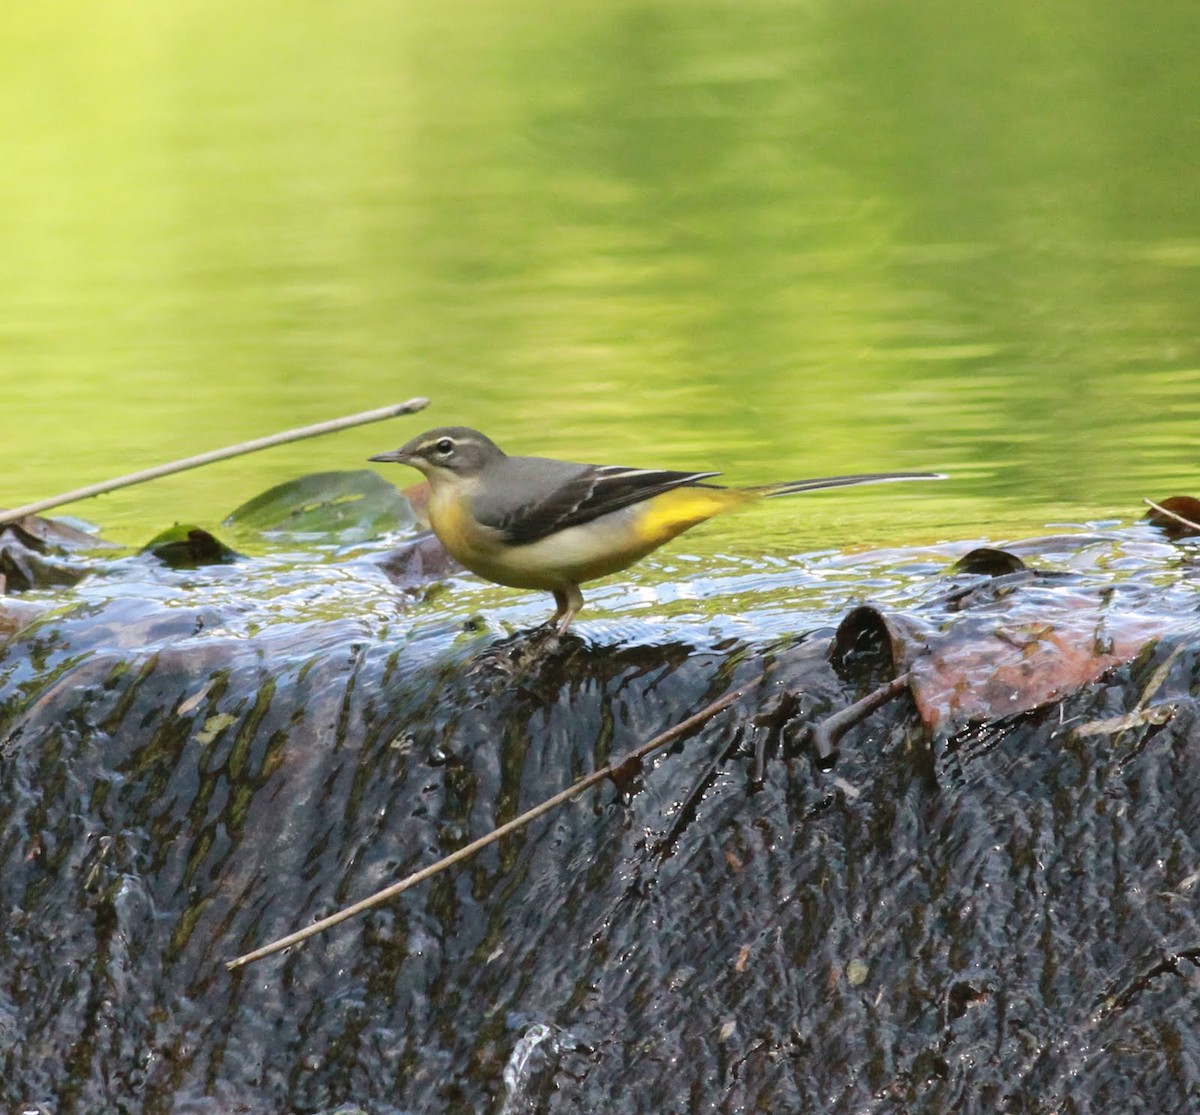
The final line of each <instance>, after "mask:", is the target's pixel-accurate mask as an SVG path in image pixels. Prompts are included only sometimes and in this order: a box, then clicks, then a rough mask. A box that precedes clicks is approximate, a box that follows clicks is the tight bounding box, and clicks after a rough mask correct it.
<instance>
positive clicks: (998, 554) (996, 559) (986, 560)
mask: <svg viewBox="0 0 1200 1115" xmlns="http://www.w3.org/2000/svg"><path fill="white" fill-rule="evenodd" d="M1025 568H1026V565H1025V563H1024V562H1023V561H1022V560H1021V559H1020V558H1019V557H1017V555H1016V554H1010V553H1009V552H1008V551H1007V550H1000V549H996V548H995V547H994V546H979V547H977V548H976V549H974V550H972V551H971V552H970V553H967V554H963V556H962V557H960V558H959V559H958V561H956V562H955V563H954V571H955V572H956V573H977V574H979V575H980V576H983V577H1003V576H1005V575H1006V574H1008V573H1017V572H1019V571H1020V570H1022V569H1025Z"/></svg>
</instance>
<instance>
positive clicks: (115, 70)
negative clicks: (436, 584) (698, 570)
mask: <svg viewBox="0 0 1200 1115" xmlns="http://www.w3.org/2000/svg"><path fill="white" fill-rule="evenodd" d="M1198 32H1200V6H1197V5H1195V4H1183V3H1178V2H1175V3H1163V2H1154V0H1150V2H1149V3H1147V4H1137V5H1129V4H1126V3H1119V2H1117V0H1093V2H1092V3H1089V4H1078V3H1077V4H1063V3H1049V4H1047V3H1042V2H1040V0H1022V2H1017V3H1012V4H1005V5H991V4H963V3H962V2H961V0H928V2H921V0H917V2H911V3H904V2H899V3H897V2H883V0H874V2H868V0H836V2H832V3H830V2H818V0H804V2H796V0H791V2H780V0H738V2H736V3H733V2H727V3H694V2H692V3H685V2H682V0H678V2H674V0H658V2H655V3H622V2H614V3H601V4H584V3H562V2H561V0H558V2H555V3H550V2H547V0H486V2H481V0H458V2H455V3H445V2H444V0H436V2H435V0H406V2H404V3H400V4H397V3H395V2H393V0H387V2H384V0H341V2H339V3H336V4H326V3H321V4H318V3H311V2H310V3H304V2H297V0H291V2H288V3H282V2H277V0H260V2H258V3H254V4H246V3H236V4H235V3H230V2H228V0H204V2H203V3H197V2H193V0H175V2H173V3H171V4H161V3H150V2H149V0H104V2H103V3H100V2H96V0H71V2H70V3H65V2H47V0H36V2H35V0H8V2H6V3H5V4H4V5H3V6H2V7H0V42H2V43H3V45H4V49H3V51H0V246H2V250H0V408H2V411H0V413H2V414H3V417H4V424H3V429H4V442H3V444H4V452H3V455H2V458H0V459H2V462H3V483H2V484H0V505H7V506H15V505H16V504H17V503H22V502H26V501H28V500H32V499H34V498H37V497H39V496H43V495H47V494H51V493H53V492H56V491H59V490H62V489H66V488H69V487H74V486H76V485H79V484H83V483H87V482H91V481H93V480H98V479H102V478H104V477H107V476H110V475H116V474H119V473H123V472H127V471H130V470H133V469H136V468H140V467H144V466H148V465H151V464H155V463H158V462H160V461H163V460H169V459H172V458H174V457H179V456H184V455H187V454H191V453H195V452H200V451H203V450H206V449H210V448H214V447H217V446H220V445H224V444H228V443H231V442H235V441H239V440H243V439H246V438H250V437H256V436H259V435H263V434H267V433H271V432H274V431H276V430H280V429H284V428H287V427H289V426H293V425H300V424H303V423H308V422H313V421H318V420H320V419H323V418H329V417H335V416H337V415H340V414H345V413H350V412H352V411H355V410H359V409H366V408H369V407H373V406H378V405H382V404H384V403H388V402H392V401H399V400H402V399H405V398H407V397H409V396H412V395H417V394H423V395H428V396H430V397H431V398H432V399H433V403H434V405H433V407H431V408H430V410H429V411H427V412H426V413H425V414H423V415H421V416H418V417H417V418H415V419H412V418H410V419H401V420H396V421H395V422H393V423H390V424H388V425H383V426H374V427H369V428H366V429H362V430H359V431H356V432H353V433H348V434H342V435H338V436H336V437H332V438H328V439H323V440H320V441H316V442H308V443H304V444H302V445H297V446H293V447H290V448H286V449H281V450H276V451H272V452H270V453H266V454H261V455H257V456H253V457H249V458H245V459H243V460H239V461H235V462H232V463H227V464H223V465H219V466H216V467H213V468H210V469H206V470H203V471H200V472H196V473H191V474H187V475H185V476H181V477H178V478H175V479H171V480H167V481H162V482H159V483H157V484H155V485H153V486H150V487H143V488H137V489H133V490H129V491H126V492H123V493H120V494H116V495H112V496H107V497H104V498H102V499H100V500H96V501H92V502H90V503H85V504H77V505H75V506H73V507H71V508H69V509H67V510H68V511H69V512H70V513H72V514H76V515H80V516H82V517H85V518H88V519H90V520H92V521H94V522H96V523H98V524H99V525H100V526H101V527H102V529H103V530H104V532H105V533H106V534H108V535H110V536H112V537H115V538H118V539H121V540H125V541H131V542H137V541H144V540H145V538H146V537H148V535H149V534H151V533H153V532H155V531H157V530H158V529H160V528H161V527H163V526H165V525H168V524H169V523H171V522H173V521H176V520H186V521H199V522H212V521H216V520H218V519H219V518H221V517H222V516H223V515H224V514H225V513H226V512H228V511H229V510H231V509H232V508H233V507H234V506H236V505H237V504H238V503H240V502H242V501H243V500H245V499H248V498H250V497H251V496H253V495H255V494H256V493H258V492H259V491H261V490H263V489H264V488H267V487H269V486H270V485H272V484H275V483H278V482H280V481H283V480H287V479H289V478H291V477H293V476H295V475H297V474H298V473H301V472H305V471H312V470H318V469H331V468H359V467H363V459H364V458H365V457H366V456H368V455H369V454H371V453H374V452H379V451H382V450H384V449H388V448H392V447H394V446H395V445H397V444H399V443H400V442H402V441H404V440H406V439H407V438H408V437H409V436H411V435H412V434H413V433H416V432H418V431H419V430H420V429H423V428H425V427H426V426H430V425H436V424H442V423H464V424H469V425H475V426H479V427H480V428H482V429H484V430H485V431H486V432H488V433H489V434H491V435H492V436H493V437H494V438H495V439H496V440H497V441H499V442H500V443H501V444H502V445H504V446H505V447H506V448H508V449H509V450H510V451H516V452H527V453H546V454H552V455H559V456H566V457H570V458H573V459H577V460H593V461H601V462H613V463H621V464H630V465H663V466H673V467H679V468H710V467H711V468H720V469H723V470H724V472H725V474H726V476H727V477H728V478H729V479H730V480H731V481H737V482H756V481H767V480H773V479H788V478H794V477H800V476H807V475H821V474H825V473H830V472H847V471H860V470H873V469H891V468H904V469H913V468H937V469H942V470H945V471H948V472H951V473H952V474H953V479H952V480H951V481H949V482H946V483H943V484H940V485H911V486H904V487H903V488H901V487H899V486H895V487H889V488H884V489H874V490H872V489H865V490H862V491H859V492H855V493H838V494H834V495H824V496H817V497H812V498H810V499H806V500H796V501H784V504H773V505H772V506H771V508H770V511H769V513H768V511H767V510H766V509H763V510H762V511H757V510H756V511H754V512H751V513H749V514H748V515H746V516H743V517H741V518H740V519H738V520H736V524H737V525H734V526H732V527H728V528H726V527H720V528H718V527H716V526H713V527H707V528H705V530H704V532H697V535H695V536H693V537H695V539H696V542H695V543H694V544H693V545H692V549H693V550H697V549H698V550H700V551H703V550H704V548H705V547H706V546H709V547H715V548H718V549H723V550H726V551H729V550H731V549H732V548H734V547H737V546H740V545H745V544H751V543H754V544H759V545H763V546H765V547H766V548H767V549H775V548H778V549H781V550H788V549H792V550H794V549H799V548H811V547H817V546H822V545H827V544H828V545H846V544H850V543H853V542H857V543H862V544H869V543H874V542H881V541H889V542H898V541H903V540H914V541H915V540H930V539H934V538H967V537H974V536H984V535H986V536H989V537H992V538H997V539H1000V538H1004V537H1008V536H1012V535H1013V534H1017V533H1022V532H1027V531H1037V530H1041V529H1044V528H1045V527H1046V526H1047V525H1048V524H1055V523H1063V522H1066V523H1080V522H1086V521H1089V520H1096V519H1105V518H1122V519H1131V518H1133V517H1135V516H1136V515H1137V514H1139V513H1140V510H1141V507H1140V499H1141V497H1142V496H1144V495H1149V496H1154V497H1163V496H1166V495H1170V494H1172V493H1175V492H1193V493H1198V494H1200V460H1198V454H1197V452H1196V443H1197V434H1198V432H1200V351H1198V350H1200V189H1198V188H1197V187H1198V183H1200V177H1198V173H1197V172H1198V170H1200V82H1197V80H1196V56H1197V55H1196V47H1197V44H1198V42H1200V36H1198ZM386 475H388V476H389V478H390V479H395V480H396V481H397V482H403V483H408V482H410V481H411V480H415V479H416V477H415V474H409V473H407V472H402V471H401V470H392V471H390V472H387V473H386ZM785 504H786V506H785ZM730 531H732V532H733V533H732V534H730Z"/></svg>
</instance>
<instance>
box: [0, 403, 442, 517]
mask: <svg viewBox="0 0 1200 1115" xmlns="http://www.w3.org/2000/svg"><path fill="white" fill-rule="evenodd" d="M428 405H429V400H428V399H421V398H417V399H409V400H408V402H406V403H393V404H392V405H391V406H386V407H380V408H379V409H378V410H364V411H363V412H362V413H361V414H351V415H348V416H347V417H345V418H333V419H331V420H330V421H328V422H318V423H317V424H316V425H315V426H301V427H299V428H298V429H295V430H285V431H284V432H283V433H281V434H271V436H270V437H260V438H256V439H255V440H254V441H243V442H242V443H241V444H240V445H230V446H227V447H226V448H224V449H214V450H212V451H211V452H208V453H201V454H199V456H196V457H184V458H183V460H181V461H171V462H170V463H169V464H165V465H156V466H155V467H154V468H148V469H143V470H142V471H141V472H131V473H130V474H129V475H128V476H118V477H117V478H116V479H115V480H104V481H101V482H100V483H99V484H89V485H88V486H87V487H86V488H76V489H75V490H74V491H72V492H64V493H63V494H62V495H59V496H51V497H50V498H48V499H40V500H38V501H37V502H36V503H27V504H26V505H25V506H24V507H17V508H15V509H14V510H12V511H2V510H0V524H3V523H11V522H14V521H15V520H17V519H22V518H24V517H25V516H26V515H37V514H38V513H40V512H42V511H49V510H50V508H52V507H61V506H62V505H63V504H64V503H75V502H76V501H77V500H81V499H88V498H90V497H91V496H98V495H102V494H103V493H105V492H112V491H116V489H117V488H128V487H129V486H130V485H132V484H142V483H144V482H145V481H147V480H157V479H158V478H159V477H160V476H170V475H171V474H172V473H175V472H186V471H187V470H188V469H189V468H199V467H200V466H201V465H209V464H212V463H213V461H224V460H226V459H228V458H229V457H240V456H242V455H243V454H245V453H257V452H258V451H259V450H260V449H270V448H271V447H272V446H275V445H286V444H287V443H288V442H290V441H303V440H304V439H305V438H310V437H320V436H321V435H322V434H332V433H336V432H337V431H338V430H348V429H350V428H351V427H352V426H365V425H366V424H367V423H368V422H381V421H383V419H385V418H393V417H395V416H396V415H398V414H413V413H414V412H416V411H418V410H424V409H425V407H427V406H428Z"/></svg>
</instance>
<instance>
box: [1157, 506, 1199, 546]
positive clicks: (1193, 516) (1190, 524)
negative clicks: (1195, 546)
mask: <svg viewBox="0 0 1200 1115" xmlns="http://www.w3.org/2000/svg"><path fill="white" fill-rule="evenodd" d="M1143 502H1144V503H1146V504H1148V505H1149V507H1150V510H1149V511H1147V512H1146V514H1145V518H1146V519H1147V520H1148V521H1149V523H1150V525H1151V526H1153V527H1158V529H1159V530H1161V531H1162V532H1163V533H1164V534H1165V535H1166V536H1167V537H1168V538H1171V539H1175V538H1190V537H1192V536H1193V535H1196V534H1200V499H1196V497H1195V496H1170V497H1169V498H1167V499H1163V500H1159V501H1158V502H1157V503H1155V502H1154V501H1153V500H1149V499H1147V500H1143Z"/></svg>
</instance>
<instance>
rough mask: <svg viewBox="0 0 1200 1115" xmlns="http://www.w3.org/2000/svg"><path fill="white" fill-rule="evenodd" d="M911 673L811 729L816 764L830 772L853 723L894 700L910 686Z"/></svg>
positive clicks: (904, 674)
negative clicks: (839, 745)
mask: <svg viewBox="0 0 1200 1115" xmlns="http://www.w3.org/2000/svg"><path fill="white" fill-rule="evenodd" d="M911 681H912V674H909V673H903V674H901V675H900V676H899V677H897V678H893V679H892V680H891V681H889V682H888V683H887V684H886V685H881V686H880V687H879V688H878V689H874V690H872V691H871V692H870V693H868V694H867V695H866V696H865V697H864V698H863V699H862V700H861V701H855V702H854V704H852V705H849V706H847V707H846V708H844V709H841V710H839V711H838V712H835V713H834V714H833V715H832V716H827V717H826V718H825V719H824V720H822V721H821V723H820V724H817V725H815V726H814V727H813V729H812V741H813V747H814V749H815V750H816V752H817V765H818V766H820V767H821V768H822V769H826V770H827V769H829V768H830V767H832V766H833V765H834V763H835V762H837V754H838V743H839V742H840V741H841V738H842V736H844V735H845V734H846V733H847V732H848V731H849V730H850V729H851V728H853V727H854V725H855V724H861V723H862V722H863V721H864V720H866V718H867V717H868V716H870V715H871V713H873V712H874V711H875V710H876V709H877V708H882V707H883V706H884V705H886V704H887V703H888V701H894V700H895V699H896V698H897V697H899V696H900V694H901V693H903V692H904V691H905V690H906V689H907V688H908V686H909V683H910V682H911Z"/></svg>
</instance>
